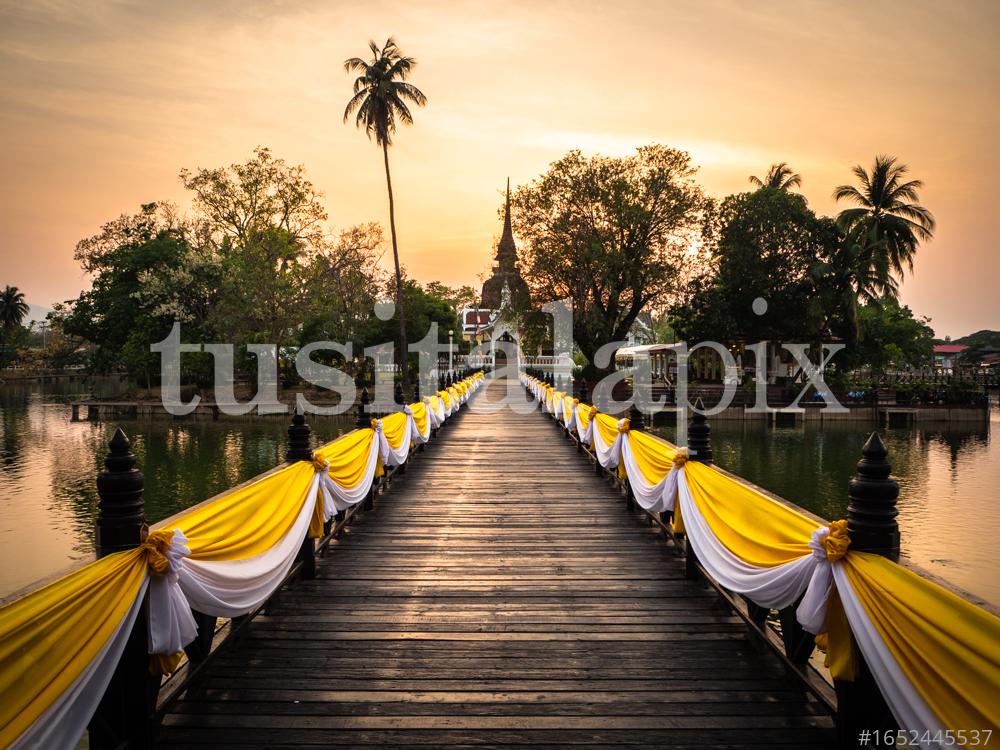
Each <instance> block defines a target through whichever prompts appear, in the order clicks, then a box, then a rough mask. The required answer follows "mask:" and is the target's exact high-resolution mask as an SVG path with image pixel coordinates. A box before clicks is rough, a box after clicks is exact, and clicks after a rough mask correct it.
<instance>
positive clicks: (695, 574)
mask: <svg viewBox="0 0 1000 750" xmlns="http://www.w3.org/2000/svg"><path fill="white" fill-rule="evenodd" d="M704 410H705V405H704V404H703V403H702V401H701V399H700V398H699V399H698V400H697V401H695V405H694V409H692V411H691V421H690V423H688V460H690V461H698V462H700V463H703V464H711V463H712V440H711V434H712V428H711V427H710V426H709V424H708V419H707V418H706V417H705V415H704V414H703V412H704ZM684 561H685V571H686V573H687V577H688V578H690V579H691V580H697V579H698V578H699V577H700V575H701V574H700V572H699V571H698V556H697V555H696V554H695V551H694V549H692V547H691V538H690V537H688V538H687V539H685V541H684Z"/></svg>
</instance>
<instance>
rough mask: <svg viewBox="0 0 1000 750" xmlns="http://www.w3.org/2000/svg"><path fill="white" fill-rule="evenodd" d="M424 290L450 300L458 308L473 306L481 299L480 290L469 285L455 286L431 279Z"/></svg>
mask: <svg viewBox="0 0 1000 750" xmlns="http://www.w3.org/2000/svg"><path fill="white" fill-rule="evenodd" d="M424 291H426V292H427V293H428V294H433V295H435V296H437V297H440V298H441V299H445V300H448V302H449V303H450V304H451V306H452V307H454V308H455V309H456V310H461V309H462V308H463V307H473V306H474V305H475V304H476V301H477V300H478V299H479V292H477V291H476V290H475V289H473V288H472V287H471V286H468V285H466V286H461V287H458V288H455V287H450V286H447V285H446V284H442V283H441V282H440V281H431V282H429V283H427V284H424Z"/></svg>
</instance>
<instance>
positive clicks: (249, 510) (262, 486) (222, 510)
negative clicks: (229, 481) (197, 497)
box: [154, 461, 315, 560]
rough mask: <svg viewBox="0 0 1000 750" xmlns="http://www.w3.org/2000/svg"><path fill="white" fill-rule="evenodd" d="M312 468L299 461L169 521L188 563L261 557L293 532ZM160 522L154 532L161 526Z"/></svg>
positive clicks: (305, 462) (308, 464)
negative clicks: (181, 535) (187, 552)
mask: <svg viewBox="0 0 1000 750" xmlns="http://www.w3.org/2000/svg"><path fill="white" fill-rule="evenodd" d="M314 474H315V469H314V468H313V465H312V463H311V462H309V461H299V462H297V463H294V464H292V465H291V466H287V467H285V468H284V469H281V470H280V471H276V472H275V473H273V474H269V475H267V476H265V477H263V478H261V479H258V480H257V481H255V482H251V483H250V484H248V485H246V486H245V487H240V488H239V489H236V490H233V491H232V492H230V493H228V494H226V495H223V496H222V497H220V498H218V499H216V500H214V501H213V502H211V503H205V504H203V505H198V506H195V507H194V508H192V509H191V510H190V511H188V512H187V513H183V514H182V515H180V516H178V517H175V518H173V519H171V520H170V528H171V529H180V530H181V531H182V532H183V533H184V536H186V537H187V538H188V545H187V546H188V547H189V548H190V550H191V559H192V560H241V559H243V558H247V557H253V556H255V555H259V554H263V553H264V552H266V551H267V550H269V549H271V547H273V546H274V545H275V544H277V543H278V542H279V541H280V540H281V539H282V538H283V537H284V536H285V535H286V534H287V533H288V532H289V530H290V529H291V528H292V526H293V525H294V523H295V519H296V518H298V516H299V512H300V511H301V510H302V503H304V502H305V500H306V495H307V494H308V490H309V485H310V484H311V483H312V478H313V475H314ZM162 527H163V523H162V522H161V523H159V524H156V526H155V527H154V528H162Z"/></svg>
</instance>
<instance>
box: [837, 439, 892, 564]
mask: <svg viewBox="0 0 1000 750" xmlns="http://www.w3.org/2000/svg"><path fill="white" fill-rule="evenodd" d="M888 455H889V451H888V450H886V447H885V443H883V442H882V438H881V437H879V434H878V433H877V432H873V433H872V434H871V436H870V437H869V438H868V441H867V442H866V443H865V445H864V448H862V449H861V460H860V461H859V462H858V465H857V469H858V473H857V476H856V477H855V478H854V479H852V480H851V482H850V485H848V495H849V497H850V499H851V502H850V504H849V505H848V506H847V531H848V533H849V534H850V537H851V549H852V550H856V551H861V552H874V553H875V554H877V555H882V556H884V557H888V558H889V559H891V560H897V559H898V558H899V524H898V523H897V522H896V516H897V515H899V511H898V510H896V500H897V499H898V498H899V484H898V483H897V482H896V480H894V479H892V478H891V477H890V476H889V474H890V472H891V471H892V466H891V465H890V464H889V462H888V461H887V460H886V458H887V456H888Z"/></svg>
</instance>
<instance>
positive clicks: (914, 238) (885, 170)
mask: <svg viewBox="0 0 1000 750" xmlns="http://www.w3.org/2000/svg"><path fill="white" fill-rule="evenodd" d="M853 171H854V175H855V177H857V179H858V183H859V184H858V185H857V186H855V185H841V186H839V187H838V188H837V189H836V190H834V193H833V196H834V198H835V199H836V200H838V201H840V200H847V201H851V202H853V203H856V204H858V205H857V206H856V207H854V208H847V209H844V210H843V211H841V212H840V214H839V215H838V216H837V222H838V223H839V224H840V226H841V227H842V228H843V230H844V231H845V233H847V234H849V235H853V237H854V238H855V242H856V243H857V244H858V246H859V250H860V256H861V257H859V258H858V259H857V260H856V264H857V265H858V267H859V268H862V269H864V275H865V276H867V277H868V278H869V279H870V287H871V289H872V292H873V293H872V294H871V295H869V296H872V297H874V296H875V295H882V296H886V295H889V296H896V290H897V282H896V278H899V279H901V278H902V277H903V272H904V270H905V269H906V268H909V269H910V271H912V270H913V258H914V256H915V255H916V252H917V248H918V247H919V245H920V243H921V242H926V241H928V240H930V239H931V238H932V237H933V236H934V217H933V215H932V214H931V212H930V211H928V210H927V209H926V208H924V207H923V206H921V205H919V204H918V203H917V200H918V195H917V193H918V191H919V189H920V188H922V187H923V183H922V182H921V181H920V180H907V179H906V175H907V172H908V171H909V168H908V167H907V166H906V165H905V164H899V163H897V161H896V158H895V157H892V156H876V157H875V161H874V162H873V164H872V168H871V171H867V170H865V168H864V167H862V166H861V165H857V166H855V167H854V170H853ZM894 277H896V278H894ZM865 291H867V290H862V292H863V293H864V292H865Z"/></svg>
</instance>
